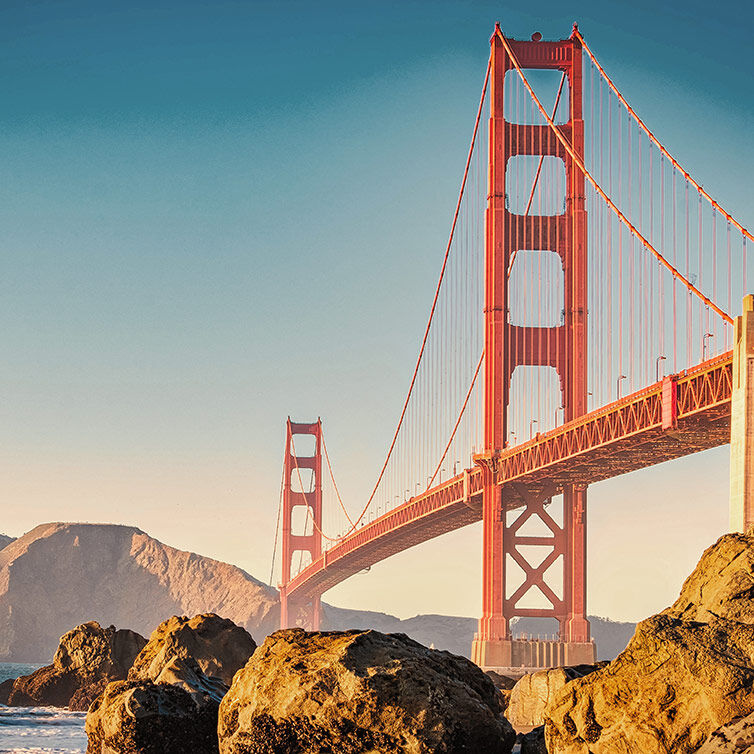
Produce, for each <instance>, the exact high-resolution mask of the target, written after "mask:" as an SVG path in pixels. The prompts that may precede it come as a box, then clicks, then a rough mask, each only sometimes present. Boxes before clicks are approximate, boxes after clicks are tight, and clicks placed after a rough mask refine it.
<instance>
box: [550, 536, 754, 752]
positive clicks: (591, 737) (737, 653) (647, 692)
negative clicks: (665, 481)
mask: <svg viewBox="0 0 754 754" xmlns="http://www.w3.org/2000/svg"><path fill="white" fill-rule="evenodd" d="M753 600H754V536H751V535H744V534H727V535H725V536H724V537H721V538H720V539H719V540H718V542H716V543H715V544H714V545H713V546H712V547H710V548H708V549H707V550H706V551H705V552H704V554H703V555H702V558H701V559H700V561H699V564H698V565H697V567H696V568H695V569H694V572H693V573H692V574H691V575H690V576H689V578H688V579H687V580H686V582H685V583H684V585H683V588H682V589H681V594H680V596H679V597H678V599H677V600H676V602H675V603H674V604H673V605H672V606H671V607H669V608H668V609H667V610H664V611H663V612H662V613H660V614H659V615H655V616H653V617H651V618H649V619H647V620H645V621H642V622H641V623H640V624H639V625H638V626H637V629H636V634H635V635H634V637H633V639H631V641H630V642H629V645H628V647H627V648H626V650H625V651H624V652H623V653H622V654H621V655H620V656H619V657H618V658H617V659H616V660H614V661H613V662H612V663H610V665H608V666H607V667H605V668H603V669H601V670H598V671H596V672H595V673H592V674H591V675H589V676H586V677H585V678H581V679H577V680H575V681H572V682H570V683H568V684H567V685H566V686H565V687H564V688H563V689H562V691H561V692H560V693H559V694H558V695H557V696H556V698H555V699H554V700H553V702H552V703H551V704H550V705H549V706H548V708H547V710H546V718H547V720H546V726H545V735H546V740H547V748H548V751H551V752H558V754H588V753H589V754H607V753H608V752H609V753H610V754H624V753H625V754H629V752H642V754H655V753H658V754H691V752H696V751H697V750H698V749H699V748H700V747H701V746H702V744H704V743H705V741H706V740H707V739H708V737H709V736H710V735H711V734H712V733H713V732H714V731H715V730H716V729H718V728H720V727H721V726H724V725H726V724H727V723H729V722H730V721H731V720H733V719H734V718H738V717H741V716H745V715H749V714H751V713H752V712H754V690H753V689H752V685H753V684H754V601H753Z"/></svg>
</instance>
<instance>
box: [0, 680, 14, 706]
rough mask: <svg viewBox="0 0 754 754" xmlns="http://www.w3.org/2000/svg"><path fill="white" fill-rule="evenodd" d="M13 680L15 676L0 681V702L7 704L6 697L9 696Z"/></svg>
mask: <svg viewBox="0 0 754 754" xmlns="http://www.w3.org/2000/svg"><path fill="white" fill-rule="evenodd" d="M15 682H16V679H15V678H8V679H6V680H5V681H3V682H2V683H0V704H8V697H9V696H10V692H11V691H13V684H14V683H15Z"/></svg>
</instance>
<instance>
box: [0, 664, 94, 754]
mask: <svg viewBox="0 0 754 754" xmlns="http://www.w3.org/2000/svg"><path fill="white" fill-rule="evenodd" d="M38 667H39V665H25V664H20V663H8V662H0V683H2V682H3V681H4V680H6V679H8V678H17V677H18V676H20V675H27V674H29V673H31V672H33V671H34V670H36V669H37V668H38ZM85 719H86V713H85V712H69V711H68V710H66V709H59V708H55V707H5V706H4V705H2V704H0V754H9V752H13V753H14V754H84V752H85V751H86V733H85V732H84V721H85Z"/></svg>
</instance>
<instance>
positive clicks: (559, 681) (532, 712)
mask: <svg viewBox="0 0 754 754" xmlns="http://www.w3.org/2000/svg"><path fill="white" fill-rule="evenodd" d="M606 664H607V663H604V662H603V663H599V664H597V665H576V666H574V667H570V668H551V669H549V670H538V671H537V672H536V673H527V674H526V675H523V676H521V678H519V680H518V681H517V682H516V684H515V686H514V687H513V690H512V691H511V694H510V699H509V700H508V709H507V710H506V712H505V716H506V717H507V718H508V720H509V721H510V724H511V725H512V726H513V727H514V728H515V729H516V730H529V729H530V728H535V727H537V726H540V725H544V722H545V720H544V713H545V708H546V707H547V705H548V704H549V703H550V702H551V701H552V700H553V699H554V697H555V696H556V695H557V693H558V692H559V691H560V690H561V689H562V688H563V686H565V685H566V683H568V682H569V681H572V680H574V678H582V677H583V676H585V675H588V674H589V673H593V672H594V671H595V670H598V669H599V668H601V667H604V666H605V665H606Z"/></svg>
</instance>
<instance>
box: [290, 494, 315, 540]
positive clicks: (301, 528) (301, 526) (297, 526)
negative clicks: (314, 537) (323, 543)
mask: <svg viewBox="0 0 754 754" xmlns="http://www.w3.org/2000/svg"><path fill="white" fill-rule="evenodd" d="M312 497H314V495H313V494H312ZM313 514H314V512H313V511H312V509H311V508H310V507H309V506H308V505H294V506H293V508H291V534H293V536H294V537H308V536H310V535H311V534H313V533H314V515H313Z"/></svg>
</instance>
